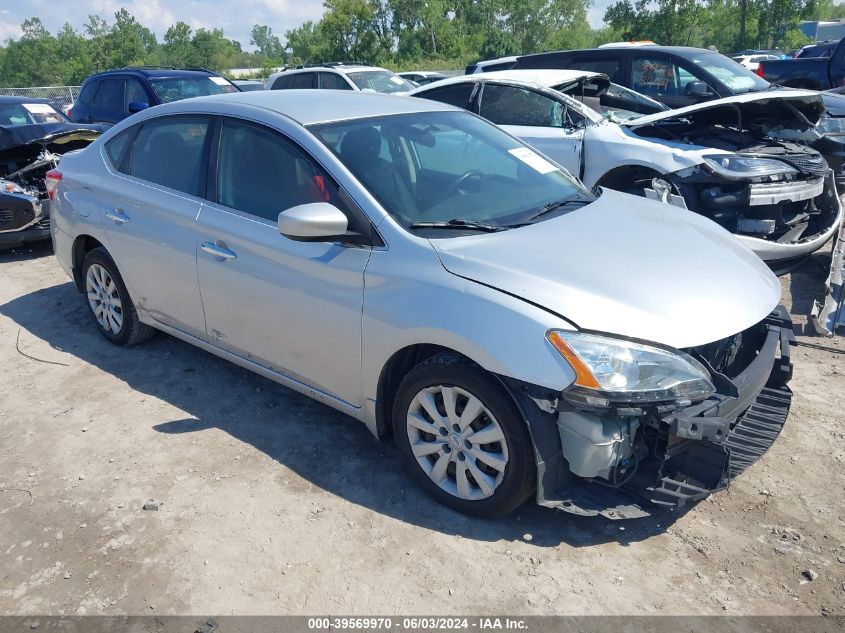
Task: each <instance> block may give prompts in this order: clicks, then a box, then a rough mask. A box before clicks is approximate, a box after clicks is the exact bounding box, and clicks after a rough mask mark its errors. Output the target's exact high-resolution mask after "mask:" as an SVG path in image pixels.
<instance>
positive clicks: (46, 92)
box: [0, 86, 79, 108]
mask: <svg viewBox="0 0 845 633" xmlns="http://www.w3.org/2000/svg"><path fill="white" fill-rule="evenodd" d="M78 94H79V86H40V87H36V88H0V95H5V96H9V97H29V98H31V99H47V100H48V101H49V102H51V103H52V104H53V105H54V106H56V107H58V108H62V107H64V106H68V105H70V104H72V103H73V102H74V101H76V96H77V95H78Z"/></svg>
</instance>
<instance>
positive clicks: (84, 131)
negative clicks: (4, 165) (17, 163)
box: [0, 123, 110, 152]
mask: <svg viewBox="0 0 845 633" xmlns="http://www.w3.org/2000/svg"><path fill="white" fill-rule="evenodd" d="M109 127H110V126H108V125H102V124H92V123H34V124H32V125H13V126H0V152H5V151H7V150H10V149H14V148H17V147H20V146H23V145H31V144H33V143H39V144H42V145H44V144H54V143H55V144H59V145H61V144H64V143H69V142H71V141H78V140H86V141H93V140H94V139H95V138H97V137H98V136H99V135H100V134H102V133H103V132H105V131H106V130H107V129H109Z"/></svg>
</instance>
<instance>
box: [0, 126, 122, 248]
mask: <svg viewBox="0 0 845 633" xmlns="http://www.w3.org/2000/svg"><path fill="white" fill-rule="evenodd" d="M105 129H107V128H106V127H105V126H101V125H82V124H73V123H41V124H32V125H16V126H9V127H4V126H0V248H11V247H15V246H20V245H21V244H24V243H27V242H35V241H39V240H46V239H50V205H49V201H48V199H47V187H46V183H45V174H46V173H47V172H48V171H49V170H50V169H53V168H55V167H56V166H57V165H58V163H59V160H60V159H61V156H62V153H64V152H67V151H72V150H76V149H81V148H83V147H85V146H87V145H88V144H89V143H90V142H91V141H92V140H94V139H95V138H97V137H98V136H99V135H100V134H101V133H102V132H103V131H104V130H105Z"/></svg>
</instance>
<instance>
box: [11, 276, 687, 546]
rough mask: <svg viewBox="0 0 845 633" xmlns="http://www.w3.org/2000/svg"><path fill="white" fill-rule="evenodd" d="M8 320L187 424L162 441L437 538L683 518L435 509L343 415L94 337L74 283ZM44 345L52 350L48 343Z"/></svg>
mask: <svg viewBox="0 0 845 633" xmlns="http://www.w3.org/2000/svg"><path fill="white" fill-rule="evenodd" d="M0 314H3V315H4V316H6V317H8V318H10V319H11V320H12V321H14V322H15V323H16V324H17V325H18V326H20V328H22V329H23V330H25V331H26V332H25V334H24V335H22V340H27V339H28V340H27V342H28V344H30V346H31V347H35V345H34V344H33V343H35V342H34V341H33V340H32V337H37V338H39V339H41V340H43V341H44V342H46V343H47V344H49V345H50V346H52V347H53V348H54V349H55V350H59V351H61V352H65V353H67V354H70V355H72V356H73V357H75V358H77V359H79V360H80V361H82V362H84V363H88V364H91V365H93V366H95V367H97V368H99V369H101V370H102V371H104V372H107V373H109V374H112V375H114V376H116V377H117V378H119V379H120V380H123V381H125V382H126V383H127V384H128V385H129V386H130V387H131V388H133V389H134V390H136V391H138V392H141V393H143V394H146V395H147V396H149V397H153V398H157V399H160V400H162V401H164V402H167V403H169V404H171V405H172V406H174V407H177V408H178V409H180V410H182V411H185V412H186V413H187V414H188V416H187V417H185V418H180V419H177V420H172V421H169V422H164V423H158V424H156V425H155V426H154V427H153V428H155V429H156V430H157V431H159V432H161V433H168V434H184V433H188V434H190V433H197V432H201V431H203V430H206V429H210V428H217V429H220V430H223V431H225V432H226V433H228V434H229V435H231V436H232V437H234V438H236V439H237V440H239V441H241V442H244V443H246V444H249V445H251V446H254V447H255V448H256V449H258V450H260V451H262V452H263V453H265V454H266V455H268V456H269V457H271V458H272V459H273V460H275V461H276V462H278V463H279V464H281V465H283V466H285V467H287V468H288V469H290V470H291V471H293V472H294V473H296V474H297V475H298V476H300V477H302V478H303V479H305V480H307V481H308V482H310V483H312V484H313V485H314V486H317V487H319V488H321V489H323V490H325V491H326V492H328V493H330V494H334V495H337V496H339V497H341V498H344V499H346V500H348V501H349V502H350V503H354V504H357V505H360V506H363V507H366V508H369V509H371V510H373V511H375V512H379V513H381V514H383V515H387V516H391V517H393V518H396V519H398V520H401V521H405V522H408V523H412V524H415V525H419V526H422V527H425V528H428V529H432V530H437V531H439V532H443V533H446V534H455V535H460V536H461V537H463V538H470V539H476V540H481V541H497V540H506V541H515V540H519V539H522V538H523V535H525V534H531V541H532V543H534V544H535V545H538V546H544V547H545V546H557V545H559V544H560V543H567V544H569V545H571V546H573V547H585V546H590V545H597V544H602V543H608V542H617V543H620V544H623V545H626V544H629V543H632V542H637V541H641V540H643V539H645V538H648V537H649V536H652V535H654V534H659V533H662V532H664V531H665V530H666V528H667V527H668V526H670V525H671V524H672V523H673V522H674V521H675V520H677V518H678V517H679V516H681V515H682V513H681V512H676V513H673V514H666V513H663V514H659V515H657V516H654V517H649V518H645V519H638V520H631V521H623V522H615V521H610V520H606V519H604V518H602V517H596V518H589V517H577V516H573V515H570V514H565V513H561V512H557V511H554V510H549V509H546V508H540V507H537V506H535V505H532V504H531V502H530V501H529V502H528V503H527V504H526V505H525V506H523V507H522V508H521V509H519V510H518V511H516V512H515V513H513V514H512V515H509V516H507V517H504V518H497V519H476V518H472V517H467V516H464V515H462V514H459V513H457V512H454V511H452V510H450V509H448V508H445V507H443V506H441V505H438V504H437V503H435V502H433V501H432V500H431V499H430V498H429V497H428V496H427V495H426V494H425V493H424V492H422V491H421V490H420V489H419V488H418V487H417V486H416V485H415V484H414V482H413V481H412V480H411V479H410V478H409V477H408V476H407V475H406V473H405V472H404V470H403V468H402V464H401V463H400V459H399V454H398V452H397V451H396V450H395V448H394V447H393V445H392V443H390V442H379V441H378V440H376V439H374V438H373V437H372V435H371V434H370V433H369V431H368V430H367V429H366V428H365V427H364V425H363V424H361V423H359V422H357V421H356V420H354V419H352V418H350V417H348V416H346V415H344V414H341V413H338V412H336V411H334V410H333V409H331V408H329V407H327V406H325V405H322V404H320V403H318V402H316V401H314V400H311V399H310V398H307V397H305V396H302V395H300V394H298V393H296V392H294V391H292V390H290V389H287V388H285V387H282V386H281V385H278V384H276V383H273V382H271V381H269V380H267V379H264V378H262V377H260V376H258V375H256V374H253V373H252V372H249V371H247V370H245V369H241V368H240V367H237V366H235V365H233V364H231V363H229V362H227V361H224V360H221V359H218V358H217V357H215V356H213V355H211V354H208V353H206V352H204V351H202V350H200V349H198V348H195V347H193V346H191V345H188V344H187V343H183V342H181V341H179V340H177V339H174V338H172V337H170V336H166V335H164V334H161V333H159V334H158V335H157V336H156V337H155V338H153V339H152V340H150V341H148V342H146V343H144V344H143V345H140V346H138V347H134V348H121V347H116V346H114V345H111V344H110V343H108V342H107V341H106V340H105V339H104V338H103V337H102V336H100V335H99V334H98V333H97V331H96V330H95V328H94V324H93V323H92V321H91V318H90V316H89V314H88V310H87V307H86V306H85V305H84V301H83V298H82V297H81V296H80V295H79V294H78V293H77V292H76V289H75V288H74V287H73V285H72V284H71V283H70V282H68V283H64V284H61V285H57V286H53V287H50V288H44V289H41V290H37V291H35V292H32V293H30V294H27V295H23V296H21V297H18V298H16V299H13V300H12V301H9V302H8V303H6V304H4V305H2V306H0ZM13 335H14V334H13ZM37 345H40V346H41V348H42V350H43V343H37ZM41 355H42V356H43V355H44V351H42V352H41ZM69 364H70V365H71V367H72V366H73V365H74V362H73V359H71V360H70V362H69ZM51 370H52V371H68V370H67V369H66V368H63V367H51Z"/></svg>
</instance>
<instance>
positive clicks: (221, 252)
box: [200, 242, 238, 259]
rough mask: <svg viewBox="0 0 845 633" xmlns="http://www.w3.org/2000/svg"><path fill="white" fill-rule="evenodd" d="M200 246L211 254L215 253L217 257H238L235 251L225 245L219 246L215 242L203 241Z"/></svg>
mask: <svg viewBox="0 0 845 633" xmlns="http://www.w3.org/2000/svg"><path fill="white" fill-rule="evenodd" d="M200 248H202V250H203V251H205V252H206V253H208V254H209V255H214V256H215V257H222V258H223V259H237V258H238V256H237V255H236V254H235V252H234V251H230V250H229V249H228V248H225V247H223V246H217V244H215V243H214V242H203V243H202V246H201V247H200Z"/></svg>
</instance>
